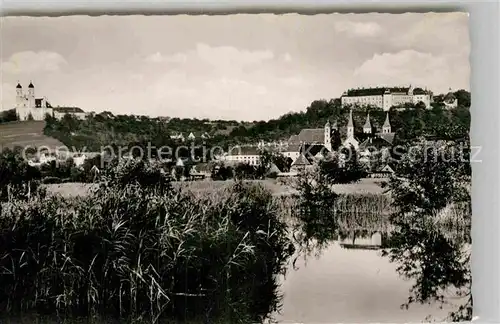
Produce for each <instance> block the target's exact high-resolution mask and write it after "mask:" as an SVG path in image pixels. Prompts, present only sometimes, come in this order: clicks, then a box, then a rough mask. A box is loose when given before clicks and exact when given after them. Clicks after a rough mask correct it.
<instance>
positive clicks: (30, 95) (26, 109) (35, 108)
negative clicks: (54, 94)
mask: <svg viewBox="0 0 500 324" xmlns="http://www.w3.org/2000/svg"><path fill="white" fill-rule="evenodd" d="M16 114H17V118H18V119H19V120H21V121H24V120H44V119H45V116H46V115H47V114H49V115H50V116H53V115H54V110H53V108H52V106H51V105H50V103H49V102H48V101H47V98H45V97H42V98H36V97H35V86H34V85H33V83H32V82H30V84H29V85H28V92H27V93H24V92H23V87H22V86H21V84H20V83H18V84H17V86H16Z"/></svg>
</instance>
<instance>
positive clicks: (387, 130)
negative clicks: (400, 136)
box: [382, 113, 392, 134]
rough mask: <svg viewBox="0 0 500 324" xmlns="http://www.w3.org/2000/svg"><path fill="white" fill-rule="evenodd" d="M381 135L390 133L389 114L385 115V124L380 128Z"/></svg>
mask: <svg viewBox="0 0 500 324" xmlns="http://www.w3.org/2000/svg"><path fill="white" fill-rule="evenodd" d="M382 133H383V134H388V133H392V130H391V123H390V122H389V113H387V115H386V116H385V122H384V125H383V126H382Z"/></svg>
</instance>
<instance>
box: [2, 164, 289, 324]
mask: <svg viewBox="0 0 500 324" xmlns="http://www.w3.org/2000/svg"><path fill="white" fill-rule="evenodd" d="M141 163H142V162H141ZM140 174H142V175H144V176H138V175H140ZM154 176H158V173H157V170H156V169H155V168H154V167H152V166H148V165H145V164H133V165H131V166H126V167H124V166H117V169H116V170H115V174H114V177H113V179H109V178H108V179H107V180H106V181H105V182H103V183H102V184H101V186H100V187H99V188H98V189H97V190H96V191H95V192H93V193H92V194H91V195H89V196H88V197H84V198H77V199H71V200H68V199H63V198H60V197H51V198H49V199H44V200H42V199H39V200H36V199H35V200H32V201H31V202H29V203H20V202H19V203H16V202H14V203H13V204H11V205H9V206H8V208H7V209H5V208H4V210H3V211H2V214H1V216H0V231H1V232H0V246H2V249H1V250H0V254H1V255H0V267H1V268H2V269H3V270H2V272H3V273H2V275H1V276H0V312H1V313H2V314H15V313H25V312H30V311H33V310H36V311H37V312H38V313H47V314H60V315H64V316H76V315H78V316H91V315H99V316H112V317H115V318H129V319H130V318H148V319H149V320H151V321H156V320H157V319H161V318H168V319H176V320H182V321H185V320H188V319H199V320H203V321H208V322H213V321H215V320H220V319H226V320H227V321H228V322H234V323H238V322H246V323H248V322H259V321H262V319H263V318H264V317H266V316H267V315H269V314H270V313H271V312H272V311H274V310H276V309H277V308H278V306H279V298H278V296H277V282H276V278H277V275H278V274H279V273H281V272H282V271H284V269H285V263H286V261H287V260H288V258H289V257H290V255H291V253H292V252H293V251H292V250H291V249H289V243H290V242H289V241H288V239H287V235H286V225H285V224H284V223H282V222H281V221H280V220H279V215H278V212H277V208H276V206H275V205H274V203H273V200H272V196H271V194H270V193H269V192H267V191H265V190H264V189H263V188H261V187H250V186H244V185H242V184H240V183H237V184H236V185H235V186H234V187H233V188H231V190H229V191H228V193H227V195H225V196H224V197H222V198H221V199H219V200H218V201H210V200H209V199H205V200H204V199H203V198H200V197H196V198H195V197H194V196H192V195H191V194H188V193H182V192H180V191H178V190H174V189H172V188H171V186H170V184H169V183H168V182H163V181H162V180H161V179H162V178H161V177H157V178H156V180H157V181H153V179H154ZM125 179H127V181H124V180H125Z"/></svg>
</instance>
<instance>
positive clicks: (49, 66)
mask: <svg viewBox="0 0 500 324" xmlns="http://www.w3.org/2000/svg"><path fill="white" fill-rule="evenodd" d="M66 64H67V62H66V60H65V59H64V57H62V56H61V54H59V53H56V52H50V51H40V52H33V51H24V52H17V53H14V54H13V55H12V56H11V57H10V58H9V59H8V60H7V61H3V62H2V66H1V70H2V72H3V73H7V74H13V75H19V74H35V73H39V72H56V71H59V70H60V69H61V68H62V67H63V66H64V65H66Z"/></svg>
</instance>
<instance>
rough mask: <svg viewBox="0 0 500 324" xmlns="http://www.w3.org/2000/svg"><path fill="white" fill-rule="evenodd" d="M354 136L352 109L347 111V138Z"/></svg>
mask: <svg viewBox="0 0 500 324" xmlns="http://www.w3.org/2000/svg"><path fill="white" fill-rule="evenodd" d="M353 136H354V121H353V120H352V109H351V110H350V111H349V120H348V121H347V137H353Z"/></svg>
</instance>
